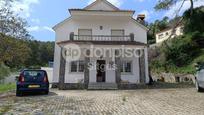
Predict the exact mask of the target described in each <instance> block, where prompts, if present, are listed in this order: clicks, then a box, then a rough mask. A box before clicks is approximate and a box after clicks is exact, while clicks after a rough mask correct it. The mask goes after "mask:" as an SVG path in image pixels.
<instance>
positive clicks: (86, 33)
mask: <svg viewBox="0 0 204 115" xmlns="http://www.w3.org/2000/svg"><path fill="white" fill-rule="evenodd" d="M78 34H79V40H91V39H92V30H91V29H79V30H78Z"/></svg>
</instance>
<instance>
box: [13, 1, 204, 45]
mask: <svg viewBox="0 0 204 115" xmlns="http://www.w3.org/2000/svg"><path fill="white" fill-rule="evenodd" d="M93 1H94V0H20V1H19V2H15V3H14V9H13V10H14V11H15V12H16V13H18V14H20V15H21V16H22V17H24V18H25V19H26V20H27V21H28V24H29V25H30V27H28V30H29V32H30V34H31V35H32V36H34V38H35V39H37V40H41V41H54V40H55V33H54V31H53V30H52V27H53V26H54V25H56V24H57V23H59V22H61V21H62V20H64V19H66V18H67V17H69V16H70V14H69V13H68V9H69V8H84V7H85V6H87V5H88V4H90V3H91V2H93ZM108 1H109V2H111V3H112V4H114V5H115V6H117V7H119V8H121V9H129V10H135V11H136V12H135V16H136V15H137V14H141V13H142V14H145V15H146V20H147V21H148V22H153V21H155V20H156V19H162V18H163V17H164V16H169V17H174V16H175V11H176V10H177V9H178V8H179V7H180V5H181V3H178V4H176V5H175V6H173V7H172V8H171V9H170V10H168V11H162V12H156V11H155V10H154V6H155V4H156V2H157V1H158V0H108ZM201 5H204V0H198V1H197V2H196V3H195V7H198V6H201ZM189 7H190V3H189V1H186V2H185V4H184V6H183V9H182V10H181V13H180V14H182V13H183V11H185V10H186V9H187V8H189Z"/></svg>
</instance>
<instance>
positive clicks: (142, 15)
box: [137, 14, 145, 25]
mask: <svg viewBox="0 0 204 115" xmlns="http://www.w3.org/2000/svg"><path fill="white" fill-rule="evenodd" d="M137 21H138V22H140V23H141V24H143V25H145V14H139V15H138V16H137Z"/></svg>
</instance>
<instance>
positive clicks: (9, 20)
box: [0, 0, 31, 40]
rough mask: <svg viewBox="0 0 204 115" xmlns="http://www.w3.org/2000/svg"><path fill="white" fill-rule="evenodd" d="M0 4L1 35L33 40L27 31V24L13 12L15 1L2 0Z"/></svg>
mask: <svg viewBox="0 0 204 115" xmlns="http://www.w3.org/2000/svg"><path fill="white" fill-rule="evenodd" d="M0 3H1V7H0V33H3V34H5V35H9V36H12V37H14V38H19V39H28V38H31V36H30V35H29V33H28V31H27V30H26V27H27V22H26V21H25V20H24V19H22V18H21V17H20V16H18V15H17V14H15V13H14V12H13V11H12V10H11V8H12V3H13V0H1V1H0ZM0 40H1V39H0Z"/></svg>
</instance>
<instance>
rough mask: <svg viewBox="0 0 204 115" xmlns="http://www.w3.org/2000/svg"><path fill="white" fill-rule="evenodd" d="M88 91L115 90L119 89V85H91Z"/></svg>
mask: <svg viewBox="0 0 204 115" xmlns="http://www.w3.org/2000/svg"><path fill="white" fill-rule="evenodd" d="M88 89H92V90H97V89H102V90H106V89H107V90H108V89H109V90H111V89H112V90H114V89H118V85H117V84H116V83H89V85H88Z"/></svg>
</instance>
